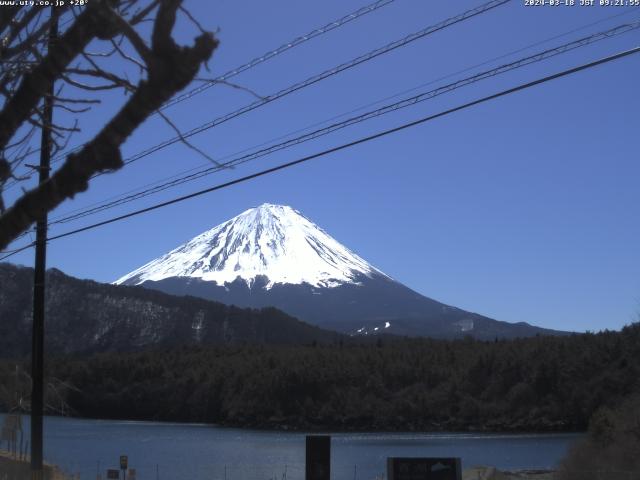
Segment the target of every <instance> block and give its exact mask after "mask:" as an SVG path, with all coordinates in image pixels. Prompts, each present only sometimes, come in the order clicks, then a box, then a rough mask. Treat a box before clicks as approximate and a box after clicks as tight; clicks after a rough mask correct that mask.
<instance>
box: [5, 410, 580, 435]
mask: <svg viewBox="0 0 640 480" xmlns="http://www.w3.org/2000/svg"><path fill="white" fill-rule="evenodd" d="M5 414H7V412H1V411H0V415H5ZM46 415H47V416H49V417H56V418H68V419H78V420H98V421H105V422H109V421H114V422H140V423H166V424H170V425H185V426H202V427H213V428H225V429H237V430H246V431H255V432H270V433H279V432H282V433H313V434H329V433H389V434H393V433H415V434H431V433H450V434H474V433H478V434H480V433H481V434H484V435H492V434H493V435H511V434H512V435H517V434H521V435H544V434H554V435H558V434H567V435H583V434H585V433H586V431H580V430H571V429H562V428H539V429H533V428H526V426H512V427H508V428H503V429H499V428H487V427H480V426H477V425H473V424H471V425H467V426H466V427H465V426H464V424H462V423H446V424H433V426H432V428H429V429H418V428H410V427H411V426H409V425H404V424H403V425H399V426H397V428H390V427H389V426H388V425H381V426H380V427H379V428H378V427H373V428H364V427H361V426H353V427H351V426H344V425H342V426H338V425H329V426H326V425H323V426H319V425H314V424H307V423H300V424H295V423H284V422H283V423H279V422H276V421H272V422H223V423H208V422H190V421H186V420H180V419H179V420H168V419H164V418H162V419H158V418H156V419H153V418H151V419H150V418H134V417H117V418H116V417H106V416H105V417H93V416H82V415H58V414H52V413H46ZM23 416H25V417H28V414H23Z"/></svg>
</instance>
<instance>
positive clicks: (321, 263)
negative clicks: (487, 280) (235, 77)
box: [115, 204, 557, 340]
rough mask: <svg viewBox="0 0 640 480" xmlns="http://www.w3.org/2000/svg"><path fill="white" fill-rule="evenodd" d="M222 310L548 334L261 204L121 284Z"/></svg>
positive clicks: (413, 330)
mask: <svg viewBox="0 0 640 480" xmlns="http://www.w3.org/2000/svg"><path fill="white" fill-rule="evenodd" d="M115 283H118V284H124V285H142V286H144V287H147V288H151V289H154V290H160V291H163V292H165V293H169V294H172V295H182V296H184V295H192V296H196V297H201V298H205V299H208V300H215V301H218V302H222V303H225V304H227V305H231V304H232V305H237V306H242V307H253V308H261V307H266V306H274V307H276V308H279V309H281V310H283V311H284V312H286V313H288V314H289V315H293V316H294V317H296V318H298V319H300V320H302V321H304V322H307V323H310V324H312V325H316V326H318V327H321V328H325V329H329V330H334V331H338V332H343V333H347V334H350V335H370V334H373V335H375V334H379V333H383V332H384V333H391V334H396V335H409V336H430V337H437V338H458V337H462V336H465V335H473V336H475V337H476V338H483V339H491V340H493V339H494V338H496V337H499V338H512V337H525V336H530V335H535V334H554V333H557V332H553V331H551V330H544V329H540V328H537V327H533V326H531V325H528V324H525V323H519V324H511V323H507V322H499V321H496V320H493V319H491V318H487V317H484V316H482V315H479V314H476V313H471V312H467V311H464V310H461V309H459V308H456V307H452V306H449V305H445V304H442V303H440V302H438V301H436V300H432V299H430V298H427V297H425V296H423V295H421V294H419V293H417V292H415V291H413V290H411V289H410V288H408V287H406V286H405V285H403V284H401V283H399V282H397V281H395V280H393V279H392V278H390V277H389V276H387V275H385V274H384V273H382V272H381V271H380V270H378V269H376V268H375V267H373V266H371V265H370V264H369V263H367V262H366V261H365V260H363V259H362V258H360V257H359V256H357V255H356V254H355V253H353V252H352V251H351V250H349V249H348V248H346V247H345V246H343V245H341V244H340V243H338V242H337V241H336V240H335V239H334V238H332V237H331V236H330V235H328V234H327V233H326V232H325V231H324V230H322V229H321V228H320V227H318V226H316V225H315V224H313V223H312V222H311V221H310V220H308V219H307V218H306V217H304V216H303V215H302V214H301V213H300V212H298V211H296V210H294V209H292V208H291V207H287V206H280V205H271V204H264V205H261V206H259V207H256V208H252V209H249V210H247V211H245V212H243V213H241V214H240V215H238V216H237V217H234V218H232V219H231V220H229V221H227V222H224V223H222V224H221V225H218V226H217V227H214V228H213V229H211V230H209V231H207V232H205V233H203V234H201V235H198V236H197V237H195V238H194V239H192V240H190V241H189V242H187V243H185V244H184V245H181V246H180V247H178V248H176V249H174V250H172V251H171V252H169V253H167V254H166V255H163V256H162V257H160V258H157V259H156V260H153V261H151V262H149V263H147V264H146V265H144V266H142V267H140V268H138V269H137V270H135V271H133V272H131V273H129V274H127V275H125V276H124V277H122V278H120V279H118V280H117V281H116V282H115Z"/></svg>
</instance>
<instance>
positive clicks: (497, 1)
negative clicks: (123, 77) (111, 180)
mask: <svg viewBox="0 0 640 480" xmlns="http://www.w3.org/2000/svg"><path fill="white" fill-rule="evenodd" d="M510 1H511V0H490V1H489V2H486V3H484V4H482V5H480V6H477V7H475V8H472V9H469V10H466V11H464V12H462V13H460V14H458V15H455V16H453V17H449V18H447V19H445V20H443V21H441V22H439V23H437V24H435V25H431V26H428V27H426V28H423V29H422V30H419V31H417V32H414V33H412V34H409V35H407V36H405V37H403V38H401V39H398V40H395V41H393V42H389V43H387V44H386V45H383V46H382V47H379V48H377V49H374V50H371V51H369V52H367V53H366V54H364V55H360V56H359V57H356V58H355V59H352V60H350V61H349V62H345V63H342V64H340V65H338V66H336V67H334V68H332V69H329V70H325V71H324V72H322V73H320V74H317V75H314V76H312V77H309V78H307V79H306V80H304V81H301V82H298V83H295V84H293V85H290V86H289V87H287V88H285V89H282V90H280V91H279V92H276V93H274V94H272V95H270V96H268V97H265V98H263V99H261V100H259V101H256V102H253V103H250V104H248V105H245V106H244V107H242V108H240V109H239V110H236V111H234V112H230V113H227V114H225V115H223V116H221V117H218V118H216V119H214V120H212V121H210V122H208V123H205V124H203V125H201V126H199V127H196V128H194V129H192V130H190V131H189V132H186V133H184V134H182V135H180V136H176V137H173V138H171V139H169V140H166V141H164V142H162V143H160V144H157V145H155V146H153V147H150V148H148V149H146V150H144V151H142V152H139V153H137V154H135V155H133V156H132V157H129V158H127V159H125V160H124V164H125V165H128V164H130V163H133V162H135V161H136V160H139V159H141V158H143V157H146V156H148V155H151V154H152V153H155V152H156V151H159V150H161V149H163V148H165V147H167V146H169V145H172V144H174V143H177V142H180V141H184V139H186V138H189V137H191V136H193V135H196V134H198V133H201V132H204V131H206V130H209V129H211V128H213V127H215V126H218V125H220V124H221V123H224V122H226V121H228V120H231V119H232V118H235V117H237V116H240V115H242V114H244V113H247V112H249V111H251V110H254V109H256V108H258V107H260V106H262V105H265V104H267V103H270V102H273V101H275V100H277V99H279V98H282V97H284V96H286V95H289V94H291V93H293V92H295V91H298V90H300V89H302V88H305V87H307V86H310V85H313V84H315V83H317V82H319V81H321V80H324V79H325V78H328V77H331V76H333V75H336V74H338V73H340V72H342V71H344V70H347V69H350V68H353V67H355V66H357V65H359V64H361V63H364V62H367V61H369V60H372V59H374V58H376V57H378V56H380V55H383V54H385V53H388V52H390V51H393V50H395V49H397V48H400V47H403V46H405V45H408V44H410V43H412V42H414V41H416V40H418V39H420V38H423V37H425V36H428V35H430V34H433V33H435V32H438V31H440V30H444V29H445V28H447V27H449V26H452V25H455V24H457V23H460V22H463V21H464V20H468V19H470V18H473V17H475V16H477V15H481V14H483V13H486V12H488V11H490V10H492V9H494V8H496V7H499V6H501V5H504V4H506V3H508V2H510ZM103 173H104V172H102V173H97V174H95V175H93V176H92V177H91V178H95V177H98V176H100V175H102V174H103ZM18 238H19V237H18Z"/></svg>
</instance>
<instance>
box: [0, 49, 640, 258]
mask: <svg viewBox="0 0 640 480" xmlns="http://www.w3.org/2000/svg"><path fill="white" fill-rule="evenodd" d="M638 52H640V47H635V48H632V49H630V50H626V51H623V52H619V53H616V54H614V55H609V56H607V57H604V58H601V59H598V60H594V61H592V62H589V63H585V64H582V65H579V66H577V67H573V68H570V69H567V70H563V71H560V72H557V73H554V74H552V75H548V76H545V77H542V78H538V79H536V80H533V81H530V82H527V83H523V84H520V85H517V86H515V87H512V88H509V89H506V90H502V91H500V92H498V93H494V94H492V95H488V96H485V97H482V98H479V99H477V100H473V101H471V102H467V103H464V104H462V105H458V106H457V107H453V108H450V109H448V110H444V111H441V112H439V113H436V114H432V115H428V116H426V117H423V118H420V119H418V120H414V121H412V122H408V123H404V124H402V125H399V126H397V127H394V128H390V129H387V130H383V131H380V132H377V133H375V134H372V135H368V136H365V137H361V138H359V139H357V140H353V141H351V142H348V143H343V144H341V145H338V146H336V147H332V148H329V149H326V150H323V151H321V152H317V153H314V154H312V155H307V156H305V157H302V158H299V159H297V160H293V161H290V162H286V163H283V164H280V165H277V166H275V167H271V168H268V169H265V170H261V171H259V172H256V173H253V174H251V175H246V176H244V177H240V178H237V179H235V180H231V181H228V182H225V183H222V184H218V185H215V186H213V187H209V188H206V189H204V190H200V191H197V192H193V193H190V194H188V195H183V196H181V197H177V198H174V199H172V200H168V201H165V202H161V203H158V204H155V205H152V206H150V207H146V208H143V209H140V210H136V211H133V212H129V213H127V214H124V215H119V216H117V217H113V218H110V219H108V220H104V221H101V222H97V223H94V224H91V225H87V226H84V227H81V228H77V229H75V230H71V231H68V232H65V233H62V234H59V235H55V236H52V237H49V238H48V239H47V241H53V240H58V239H60V238H65V237H68V236H71V235H76V234H78V233H81V232H85V231H87V230H92V229H94V228H98V227H101V226H104V225H108V224H111V223H115V222H118V221H120V220H125V219H127V218H131V217H134V216H138V215H141V214H143V213H147V212H150V211H153V210H157V209H159V208H163V207H166V206H169V205H173V204H176V203H180V202H183V201H185V200H189V199H191V198H195V197H198V196H201V195H204V194H207V193H211V192H214V191H216V190H221V189H223V188H227V187H230V186H233V185H237V184H239V183H244V182H246V181H249V180H253V179H255V178H258V177H262V176H265V175H268V174H271V173H274V172H277V171H280V170H284V169H286V168H289V167H293V166H295V165H299V164H301V163H305V162H308V161H310V160H313V159H316V158H320V157H324V156H326V155H329V154H331V153H335V152H338V151H341V150H345V149H348V148H351V147H354V146H356V145H360V144H363V143H366V142H369V141H372V140H375V139H378V138H381V137H385V136H387V135H391V134H394V133H397V132H400V131H402V130H406V129H408V128H411V127H415V126H417V125H421V124H423V123H426V122H429V121H432V120H435V119H437V118H441V117H444V116H447V115H450V114H452V113H455V112H458V111H461V110H465V109H468V108H471V107H473V106H476V105H480V104H483V103H486V102H489V101H492V100H495V99H497V98H500V97H504V96H507V95H510V94H513V93H516V92H519V91H522V90H526V89H529V88H531V87H534V86H537V85H541V84H543V83H547V82H550V81H552V80H556V79H558V78H561V77H565V76H568V75H572V74H574V73H577V72H581V71H583V70H587V69H590V68H594V67H596V66H599V65H603V64H606V63H609V62H612V61H615V60H619V59H621V58H624V57H627V56H630V55H633V54H636V53H638ZM26 248H29V247H23V248H22V250H25V249H26ZM10 255H13V254H10ZM5 258H7V257H6V256H5V257H2V258H0V261H2V260H4V259H5Z"/></svg>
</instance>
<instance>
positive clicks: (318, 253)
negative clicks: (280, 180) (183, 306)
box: [115, 204, 384, 290]
mask: <svg viewBox="0 0 640 480" xmlns="http://www.w3.org/2000/svg"><path fill="white" fill-rule="evenodd" d="M374 274H376V275H384V274H383V273H382V272H380V271H379V270H377V269H376V268H374V267H372V266H371V265H369V264H368V263H367V262H366V261H364V260H363V259H362V258H360V257H359V256H357V255H356V254H355V253H353V252H351V251H350V250H349V249H348V248H346V247H344V246H343V245H341V244H340V243H338V242H337V241H336V240H335V239H334V238H332V237H331V236H330V235H328V234H327V233H326V232H325V231H324V230H322V229H321V228H319V227H318V226H316V225H315V224H313V223H312V222H310V221H309V220H308V219H307V218H306V217H304V216H303V215H302V214H301V213H300V212H298V211H297V210H294V209H293V208H291V207H288V206H281V205H271V204H263V205H260V206H259V207H256V208H251V209H249V210H247V211H245V212H243V213H241V214H240V215H238V216H237V217H234V218H232V219H231V220H228V221H226V222H224V223H222V224H221V225H218V226H217V227H214V228H212V229H211V230H209V231H207V232H205V233H203V234H201V235H198V236H197V237H195V238H194V239H192V240H190V241H189V242H187V243H185V244H184V245H181V246H179V247H178V248H176V249H174V250H172V251H170V252H169V253H167V254H166V255H163V256H162V257H160V258H157V259H155V260H153V261H151V262H149V263H147V264H146V265H144V266H142V267H140V268H138V269H137V270H135V271H133V272H131V273H129V274H127V275H125V276H123V277H122V278H120V279H118V280H116V282H115V283H116V284H126V285H132V284H133V285H138V284H141V283H144V282H145V281H159V280H162V279H165V278H170V277H192V278H199V279H201V280H204V281H209V282H210V281H214V282H216V284H218V285H224V284H225V283H231V282H233V281H234V280H236V278H238V277H240V278H241V279H242V280H244V281H245V282H246V283H247V285H248V286H251V284H252V283H253V282H255V280H256V278H257V277H259V276H264V277H267V278H268V279H269V281H268V282H267V284H266V285H265V286H264V288H266V289H267V290H269V289H271V288H272V287H273V285H275V284H278V283H282V284H303V283H306V284H309V285H311V286H314V287H335V286H338V285H341V284H344V283H354V282H356V278H357V277H358V276H359V275H364V276H366V277H370V276H372V275H374Z"/></svg>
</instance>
